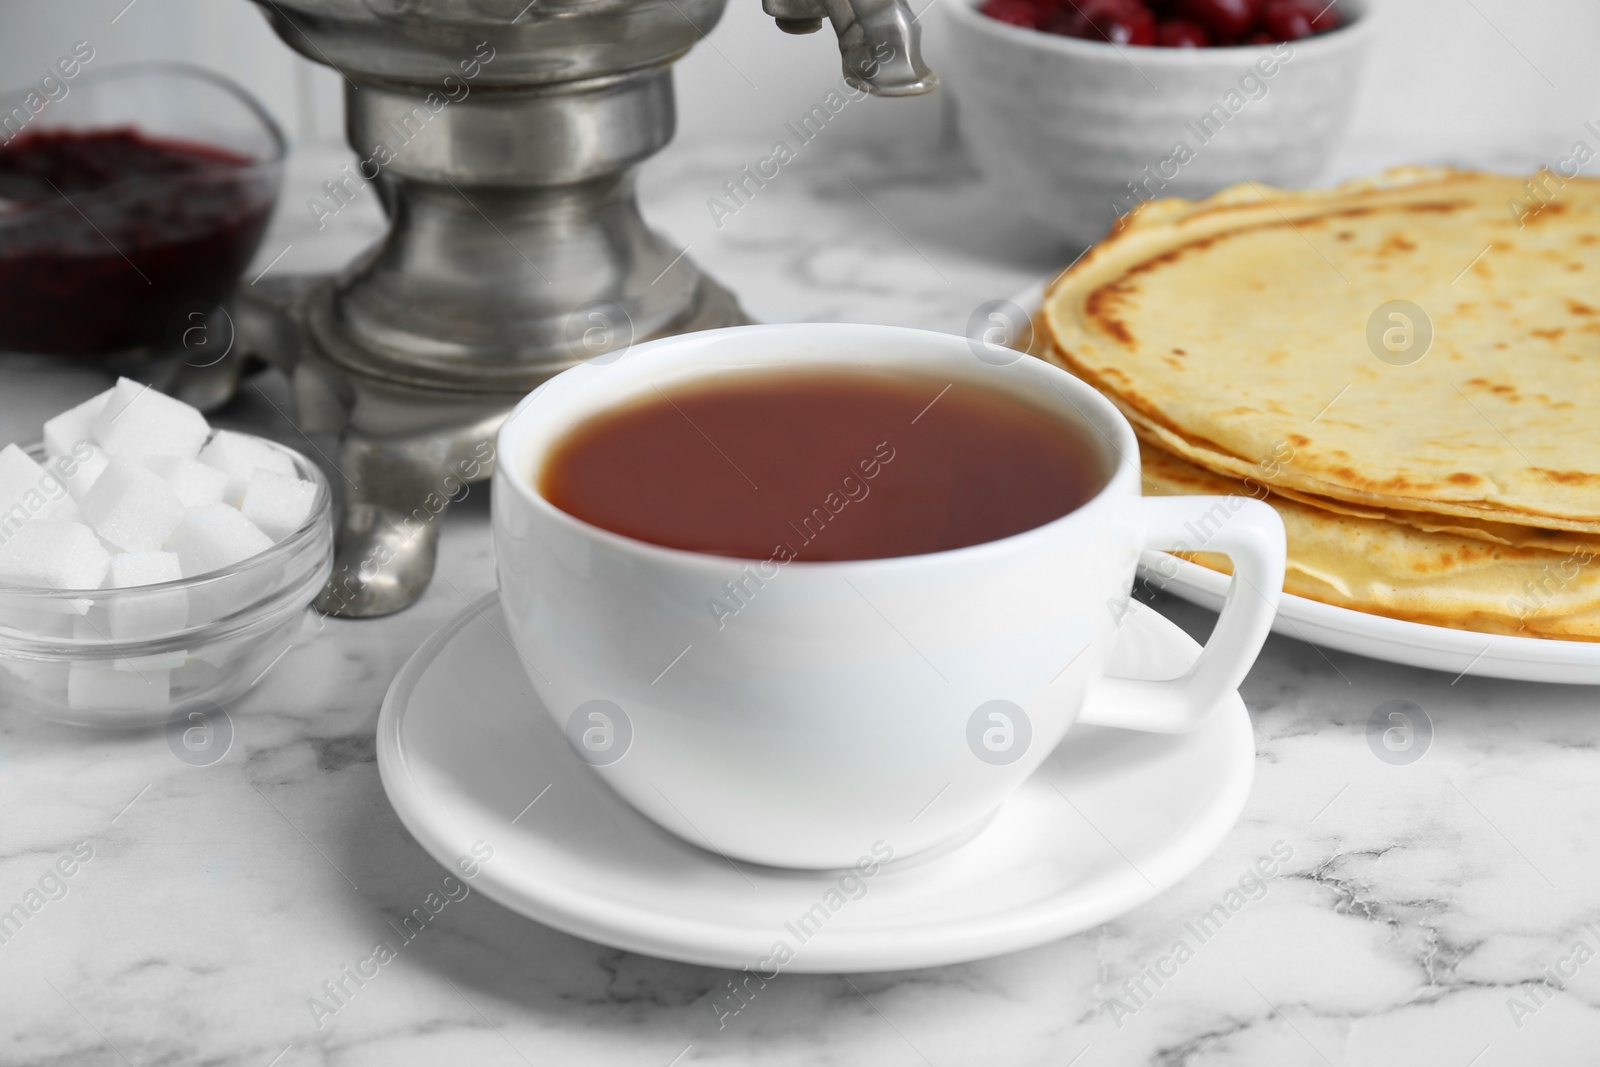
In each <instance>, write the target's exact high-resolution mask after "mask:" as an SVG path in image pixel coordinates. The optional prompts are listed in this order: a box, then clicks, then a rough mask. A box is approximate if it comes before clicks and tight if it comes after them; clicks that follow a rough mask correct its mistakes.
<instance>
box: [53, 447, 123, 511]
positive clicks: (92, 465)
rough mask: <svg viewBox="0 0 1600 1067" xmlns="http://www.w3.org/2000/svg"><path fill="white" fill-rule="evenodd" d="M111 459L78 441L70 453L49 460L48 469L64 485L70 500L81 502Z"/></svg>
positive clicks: (98, 449)
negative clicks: (70, 496) (70, 497)
mask: <svg viewBox="0 0 1600 1067" xmlns="http://www.w3.org/2000/svg"><path fill="white" fill-rule="evenodd" d="M110 462H111V457H110V456H108V455H106V453H105V450H104V449H102V448H100V447H99V446H97V445H91V444H89V443H88V442H87V441H79V442H78V443H77V444H75V445H73V446H72V451H71V452H69V453H67V454H66V455H63V456H56V457H55V458H53V459H51V460H50V462H49V464H48V467H49V469H50V470H51V471H53V472H54V473H55V475H56V477H58V478H60V479H61V481H62V483H63V484H65V485H66V487H67V492H68V493H70V494H72V499H73V500H76V501H79V502H80V503H81V502H82V501H83V496H84V494H85V493H87V492H88V491H89V490H90V489H92V488H94V483H95V479H97V478H99V477H100V475H101V474H103V473H104V472H105V469H106V465H107V464H108V463H110Z"/></svg>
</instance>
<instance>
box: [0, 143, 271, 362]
mask: <svg viewBox="0 0 1600 1067" xmlns="http://www.w3.org/2000/svg"><path fill="white" fill-rule="evenodd" d="M276 187H277V175H276V173H275V168H274V167H272V166H270V165H269V166H261V165H259V164H257V162H256V161H255V160H252V159H249V158H247V157H245V156H242V155H238V154H236V153H234V152H231V151H229V150H227V149H223V148H217V147H213V146H210V145H200V144H191V143H187V142H182V141H176V140H167V139H164V138H157V137H152V136H149V135H147V134H144V133H141V132H139V131H138V130H135V129H132V128H117V129H102V130H86V131H75V130H44V131H39V132H28V133H24V134H22V135H21V136H18V137H16V138H13V139H12V140H11V141H10V142H8V143H7V144H5V145H0V349H5V350H9V351H13V352H39V353H48V354H59V355H96V354H104V353H111V352H120V351H124V350H126V349H131V348H137V347H141V346H146V345H150V346H156V345H162V344H164V343H166V342H167V341H168V338H169V334H170V331H171V326H172V319H173V317H174V314H175V313H176V312H177V311H178V310H179V308H181V307H185V306H190V305H192V304H196V303H198V304H203V305H205V306H211V305H214V304H216V303H217V302H219V301H220V300H221V299H222V298H223V297H224V296H226V295H227V293H228V291H229V290H231V289H232V288H233V284H234V282H235V281H237V280H238V277H239V275H240V273H241V272H242V271H243V270H244V268H245V265H246V264H248V263H249V262H250V257H251V256H252V255H254V253H255V250H256V245H257V244H258V243H259V242H260V240H261V232H262V230H263V229H265V227H266V223H267V216H268V215H270V214H271V212H272V202H273V197H274V194H275V193H276Z"/></svg>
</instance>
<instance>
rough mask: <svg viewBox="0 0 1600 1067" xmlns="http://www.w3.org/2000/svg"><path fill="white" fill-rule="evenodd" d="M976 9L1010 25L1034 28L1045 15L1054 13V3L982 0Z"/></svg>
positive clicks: (1031, 0)
mask: <svg viewBox="0 0 1600 1067" xmlns="http://www.w3.org/2000/svg"><path fill="white" fill-rule="evenodd" d="M978 10H979V11H981V12H983V13H984V14H985V15H988V16H989V17H990V18H992V19H998V20H999V21H1001V22H1006V23H1009V24H1011V25H1012V26H1021V27H1022V28H1023V29H1027V30H1036V29H1038V28H1039V25H1040V23H1041V22H1042V21H1043V20H1044V19H1045V17H1046V16H1048V15H1051V14H1054V13H1055V5H1053V4H1043V3H1040V2H1039V0H984V2H983V6H981V7H980V8H978Z"/></svg>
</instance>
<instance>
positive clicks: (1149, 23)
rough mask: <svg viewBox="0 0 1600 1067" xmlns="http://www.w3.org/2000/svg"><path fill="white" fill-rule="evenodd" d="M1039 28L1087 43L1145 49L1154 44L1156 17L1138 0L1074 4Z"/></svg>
mask: <svg viewBox="0 0 1600 1067" xmlns="http://www.w3.org/2000/svg"><path fill="white" fill-rule="evenodd" d="M1040 28H1041V29H1043V30H1046V31H1048V32H1050V33H1059V34H1062V35H1064V36H1067V37H1081V38H1083V39H1085V40H1089V41H1109V42H1111V43H1112V44H1131V45H1148V44H1154V43H1155V38H1156V17H1155V16H1154V15H1152V14H1151V13H1150V9H1149V8H1148V7H1145V6H1144V4H1143V3H1142V2H1141V0H1075V2H1074V3H1073V4H1072V5H1070V6H1069V7H1067V8H1066V9H1064V10H1063V11H1062V12H1061V13H1060V14H1059V15H1058V16H1056V17H1055V18H1053V19H1050V20H1049V21H1047V22H1045V23H1044V24H1043V25H1042V26H1041V27H1040Z"/></svg>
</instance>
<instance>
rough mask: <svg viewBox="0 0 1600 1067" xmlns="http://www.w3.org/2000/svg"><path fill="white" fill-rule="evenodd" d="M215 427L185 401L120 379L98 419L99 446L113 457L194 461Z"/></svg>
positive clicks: (97, 440) (95, 428)
mask: <svg viewBox="0 0 1600 1067" xmlns="http://www.w3.org/2000/svg"><path fill="white" fill-rule="evenodd" d="M210 433H211V426H210V424H209V423H207V422H206V418H205V416H204V415H202V414H200V413H199V412H198V411H196V410H195V409H194V408H192V407H190V406H189V405H188V404H185V403H184V402H183V401H181V400H174V399H173V398H172V397H170V396H167V395H166V394H165V393H160V392H157V391H156V390H155V389H153V388H151V387H150V386H147V385H140V384H139V383H138V382H136V381H132V380H131V379H128V378H118V379H117V384H116V387H115V388H113V389H112V390H111V395H110V396H109V397H107V398H106V402H105V406H104V407H103V408H101V409H100V414H98V415H96V416H95V419H94V439H95V443H96V444H98V445H99V446H100V447H101V448H103V449H105V450H106V451H107V452H109V453H111V455H113V456H125V457H127V458H129V459H134V460H144V459H148V458H149V457H151V456H183V457H184V458H185V459H193V458H194V457H195V455H196V454H197V453H198V452H199V451H200V446H201V445H203V444H205V443H206V437H207V436H208V435H209V434H210Z"/></svg>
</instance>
